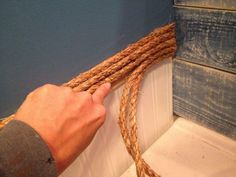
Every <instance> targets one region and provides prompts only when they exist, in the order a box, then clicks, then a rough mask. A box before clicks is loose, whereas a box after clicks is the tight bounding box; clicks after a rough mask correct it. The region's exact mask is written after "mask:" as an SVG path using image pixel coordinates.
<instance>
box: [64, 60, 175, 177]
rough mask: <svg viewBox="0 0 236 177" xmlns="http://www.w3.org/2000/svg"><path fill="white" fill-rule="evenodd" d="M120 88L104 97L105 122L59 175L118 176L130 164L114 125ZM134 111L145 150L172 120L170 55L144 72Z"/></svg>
mask: <svg viewBox="0 0 236 177" xmlns="http://www.w3.org/2000/svg"><path fill="white" fill-rule="evenodd" d="M122 89H123V85H121V86H119V87H118V88H117V89H115V90H114V91H112V92H111V93H110V94H109V96H108V97H107V98H106V100H105V105H106V108H107V117H106V121H105V124H104V125H103V126H102V128H101V129H99V131H98V133H97V134H96V136H95V139H94V140H93V141H92V143H91V144H90V145H89V147H88V148H87V149H86V150H85V151H84V152H83V153H82V154H81V155H80V156H79V157H78V158H77V159H76V161H75V162H74V163H73V164H72V165H71V166H70V167H69V168H68V169H67V170H66V171H65V172H64V173H63V174H62V175H61V177H100V176H101V177H119V176H120V175H121V174H123V172H124V171H125V170H126V169H127V168H128V167H129V166H130V165H131V163H132V160H131V157H130V156H129V154H128V152H127V151H126V148H125V145H124V143H123V140H122V137H121V134H120V130H119V126H118V115H119V104H120V98H121V94H122ZM137 115H138V116H137V118H138V120H137V121H138V137H139V139H140V145H141V148H142V151H145V150H146V149H147V148H149V147H150V145H151V144H152V143H153V142H155V141H156V140H157V139H158V138H159V137H160V136H161V135H162V134H163V133H164V132H165V131H166V130H167V129H168V128H169V127H170V126H171V125H172V123H173V116H172V115H173V110H172V61H171V59H167V60H165V61H163V62H161V63H160V64H158V65H154V66H153V67H152V68H150V70H149V71H148V72H147V74H146V75H145V78H144V82H143V84H142V86H141V90H140V97H139V105H138V112H137Z"/></svg>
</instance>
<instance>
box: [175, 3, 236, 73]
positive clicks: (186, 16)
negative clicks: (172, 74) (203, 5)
mask: <svg viewBox="0 0 236 177" xmlns="http://www.w3.org/2000/svg"><path fill="white" fill-rule="evenodd" d="M175 18H176V23H177V41H178V51H177V57H179V58H181V59H184V60H188V61H191V62H194V63H200V64H203V65H207V66H211V67H214V68H219V69H222V70H226V71H230V72H234V73H236V12H232V11H223V10H210V9H199V8H183V7H176V8H175Z"/></svg>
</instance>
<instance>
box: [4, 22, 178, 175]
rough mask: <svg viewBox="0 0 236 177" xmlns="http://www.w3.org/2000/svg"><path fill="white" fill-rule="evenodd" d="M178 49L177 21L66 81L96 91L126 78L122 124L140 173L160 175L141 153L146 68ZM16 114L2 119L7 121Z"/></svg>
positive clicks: (121, 110) (5, 122)
mask: <svg viewBox="0 0 236 177" xmlns="http://www.w3.org/2000/svg"><path fill="white" fill-rule="evenodd" d="M175 51H176V39H175V24H174V23H172V24H168V25H166V26H163V27H160V28H157V29H155V30H154V31H153V32H151V33H150V34H149V35H147V36H146V37H144V38H142V39H140V40H139V41H137V42H136V43H134V44H131V45H129V46H128V47H127V48H126V49H124V50H122V51H121V52H119V53H117V54H115V55H114V56H112V57H110V58H108V59H106V60H104V61H103V62H102V63H100V64H98V65H97V66H95V67H93V68H92V69H90V70H88V71H86V72H84V73H82V74H80V75H78V76H77V77H75V78H74V79H72V80H70V81H69V82H67V83H65V84H63V85H64V86H68V87H71V88H72V89H73V90H74V91H78V92H79V91H89V92H90V93H93V92H94V91H95V90H96V89H97V88H98V87H99V86H100V85H101V84H103V83H105V82H110V83H111V84H112V85H113V86H114V85H115V84H116V83H117V82H118V81H119V80H121V79H123V78H126V82H125V85H124V89H123V94H122V97H121V101H120V114H119V127H120V132H121V135H122V138H123V140H124V143H125V145H126V149H127V151H128V152H129V154H130V155H131V156H132V158H133V160H134V162H135V165H136V173H137V176H138V177H145V174H146V175H148V176H150V177H159V175H158V174H157V173H156V172H155V171H154V170H152V169H151V167H150V166H149V165H148V164H147V163H146V162H145V160H144V159H143V158H142V156H141V150H140V146H139V142H138V133H137V117H136V110H137V98H138V93H139V88H140V83H141V81H142V79H143V77H144V73H145V71H146V70H147V69H148V68H149V67H150V66H151V65H152V64H153V63H158V62H160V61H162V60H163V59H165V58H169V57H173V56H174V54H175ZM12 119H14V115H11V116H9V117H8V118H6V119H4V120H3V121H2V122H0V128H1V127H3V126H4V125H6V124H7V123H8V122H9V121H10V120H12Z"/></svg>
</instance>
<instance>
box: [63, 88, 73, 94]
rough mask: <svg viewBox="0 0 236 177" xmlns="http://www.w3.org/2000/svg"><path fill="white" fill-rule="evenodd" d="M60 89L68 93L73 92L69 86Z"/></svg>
mask: <svg viewBox="0 0 236 177" xmlns="http://www.w3.org/2000/svg"><path fill="white" fill-rule="evenodd" d="M62 90H63V91H64V92H65V94H68V95H70V94H72V93H73V90H72V89H71V88H70V87H62Z"/></svg>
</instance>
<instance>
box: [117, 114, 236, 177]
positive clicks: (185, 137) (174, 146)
mask: <svg viewBox="0 0 236 177" xmlns="http://www.w3.org/2000/svg"><path fill="white" fill-rule="evenodd" d="M143 157H144V159H146V160H147V161H148V162H149V164H150V165H151V166H152V167H153V169H155V170H156V172H158V173H159V174H160V175H161V176H162V177H236V141H234V140H232V139H229V138H227V137H224V136H223V135H221V134H219V133H216V132H214V131H212V130H209V129H207V128H205V127H201V126H199V125H197V124H195V123H192V122H190V121H187V120H185V119H182V118H179V119H177V121H175V123H174V124H173V126H172V127H171V128H170V129H169V130H168V131H167V132H166V133H165V134H164V135H163V136H161V137H160V138H159V139H158V140H157V141H156V142H155V143H154V144H153V145H152V146H151V147H150V148H149V149H148V150H147V151H146V152H145V153H144V156H143ZM121 177H136V174H135V167H134V165H132V166H131V167H130V168H129V169H128V170H127V171H126V172H125V173H124V174H123V175H122V176H121Z"/></svg>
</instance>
